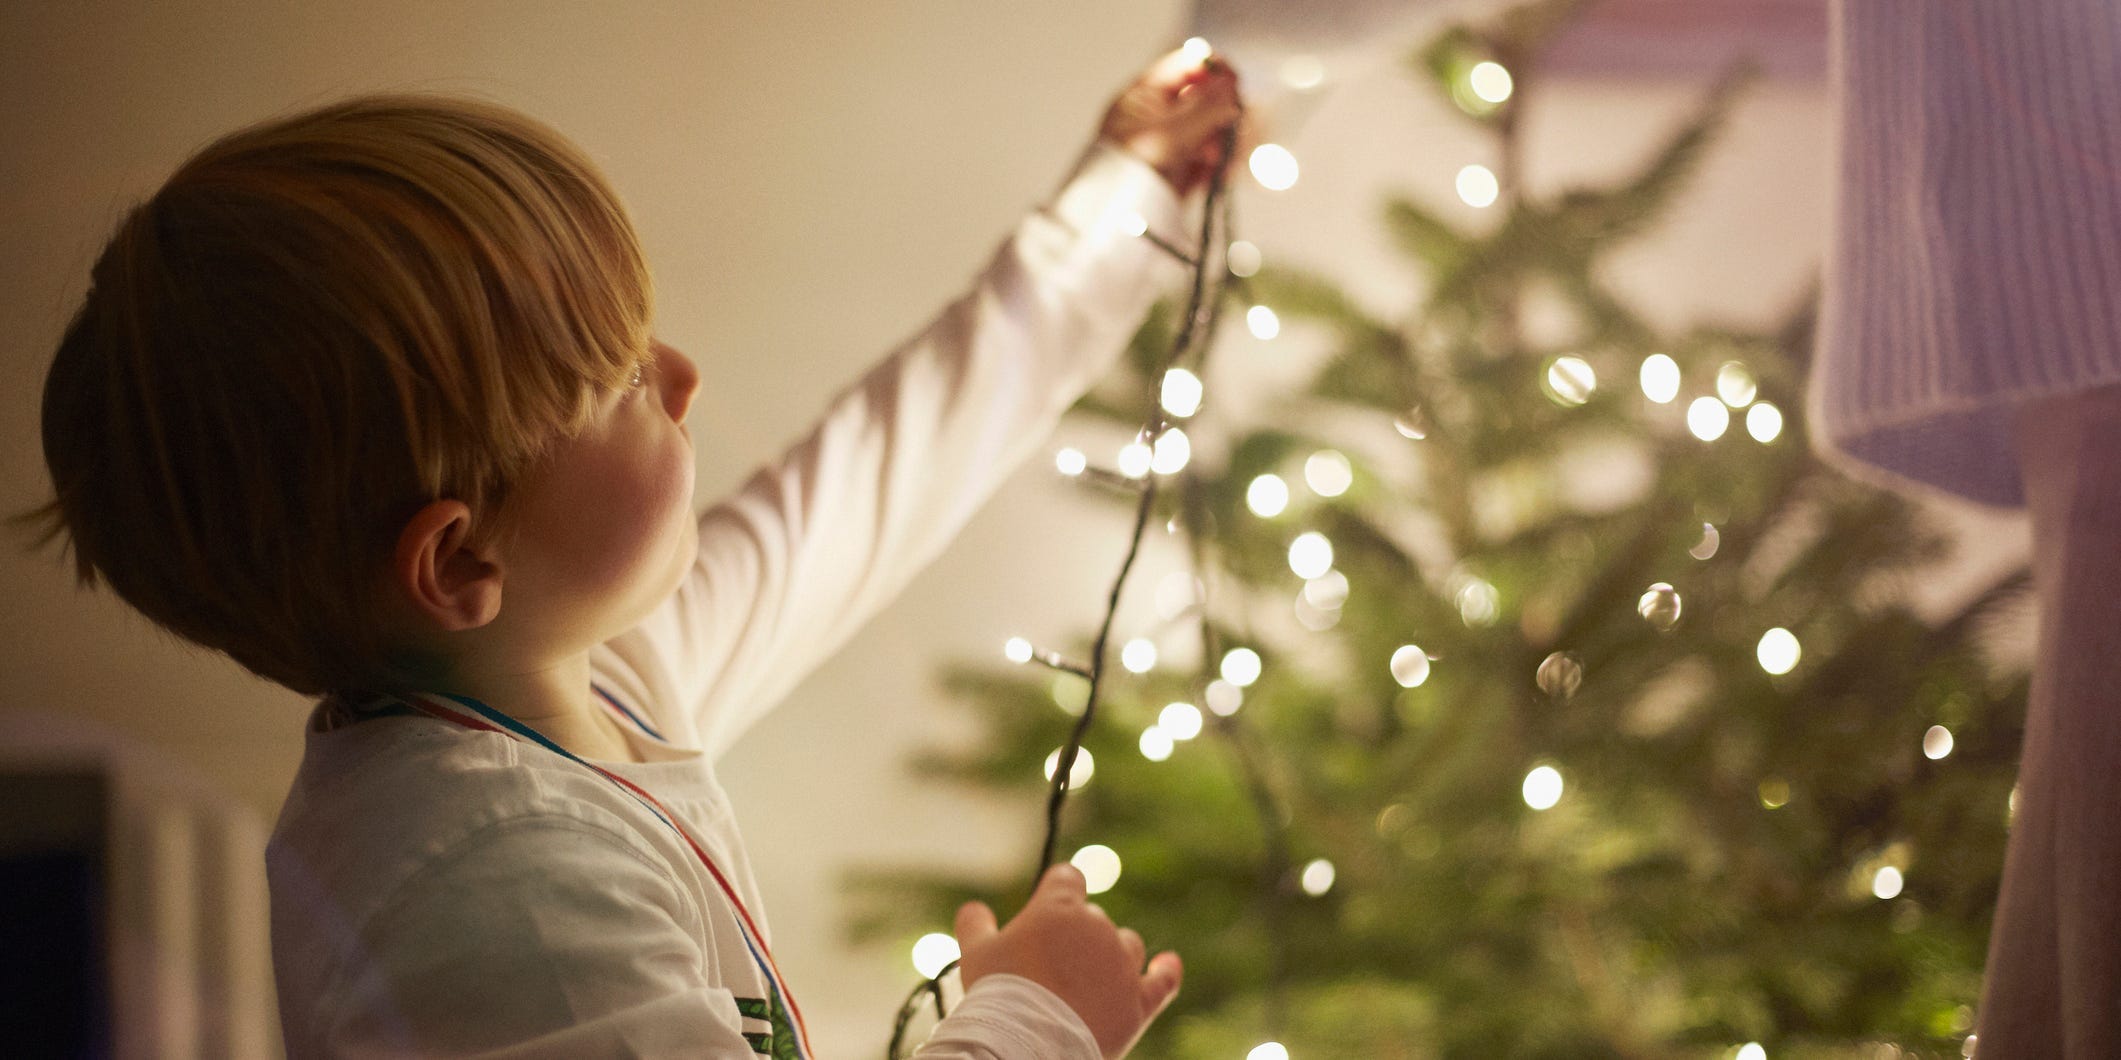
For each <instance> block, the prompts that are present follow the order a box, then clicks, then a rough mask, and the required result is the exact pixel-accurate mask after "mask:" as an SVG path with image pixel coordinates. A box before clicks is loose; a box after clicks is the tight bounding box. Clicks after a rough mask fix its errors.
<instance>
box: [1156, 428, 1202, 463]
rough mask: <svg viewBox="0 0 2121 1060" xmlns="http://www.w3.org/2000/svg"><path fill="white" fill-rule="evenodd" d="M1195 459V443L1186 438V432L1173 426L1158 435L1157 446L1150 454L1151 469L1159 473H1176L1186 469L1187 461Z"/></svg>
mask: <svg viewBox="0 0 2121 1060" xmlns="http://www.w3.org/2000/svg"><path fill="white" fill-rule="evenodd" d="M1191 459H1193V443H1192V442H1190V441H1188V440H1187V439H1186V432H1184V431H1182V430H1179V429H1178V428H1176V427H1173V428H1171V429H1169V430H1167V431H1165V432H1164V433H1162V434H1159V435H1157V436H1156V448H1155V449H1154V450H1152V451H1151V453H1150V455H1149V470H1151V471H1154V472H1156V473H1157V474H1159V475H1176V474H1178V473H1179V472H1180V471H1183V470H1185V467H1186V462H1187V461H1189V460H1191Z"/></svg>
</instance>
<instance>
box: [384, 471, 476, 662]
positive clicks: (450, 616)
mask: <svg viewBox="0 0 2121 1060" xmlns="http://www.w3.org/2000/svg"><path fill="white" fill-rule="evenodd" d="M470 534H471V509H470V508H469V507H467V506H466V505H465V504H464V502H463V501H458V500H451V499H448V498H444V499H442V500H438V501H432V502H430V503H429V504H428V505H427V506H426V507H424V508H421V509H420V510H419V511H418V512H417V513H415V514H414V515H413V517H412V519H411V520H409V521H408V522H406V524H405V529H404V531H403V532H401V533H400V534H399V535H398V547H397V551H396V553H395V555H394V556H393V557H392V560H391V567H390V570H391V581H392V583H393V584H395V585H396V586H397V588H398V590H399V592H401V593H402V594H403V595H404V597H405V600H406V602H407V603H409V604H411V605H412V608H413V610H414V611H415V612H416V613H417V614H419V615H422V616H424V617H426V618H427V619H429V620H430V621H432V622H434V623H435V625H436V626H438V627H439V628H441V629H442V630H444V631H447V632H456V631H458V630H465V629H476V628H478V627H480V626H483V625H485V624H487V623H488V622H491V621H493V619H494V616H495V615H498V614H500V613H501V566H500V564H499V563H498V562H497V561H496V560H494V559H489V558H487V557H485V556H482V555H479V554H478V553H475V552H473V551H472V550H471V549H470V548H469V547H467V542H468V540H469V537H470Z"/></svg>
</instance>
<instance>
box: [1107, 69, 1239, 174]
mask: <svg viewBox="0 0 2121 1060" xmlns="http://www.w3.org/2000/svg"><path fill="white" fill-rule="evenodd" d="M1243 116H1244V103H1243V101H1242V100H1240V99H1239V98H1238V94H1237V71H1235V70H1233V69H1231V68H1230V64H1229V63H1226V62H1223V61H1222V60H1221V59H1219V58H1217V57H1216V56H1214V55H1210V56H1208V58H1207V60H1206V61H1205V62H1200V63H1195V62H1194V61H1192V60H1191V59H1189V58H1187V57H1186V54H1185V51H1184V49H1180V50H1177V51H1173V52H1170V53H1169V54H1167V55H1164V56H1163V57H1162V58H1159V59H1157V60H1156V61H1155V62H1153V63H1151V64H1149V68H1148V69H1147V70H1145V71H1143V72H1142V75H1141V76H1140V77H1139V78H1137V79H1135V82H1134V83H1133V84H1132V85H1129V86H1127V88H1126V90H1125V91H1123V92H1121V93H1120V94H1119V96H1118V97H1117V98H1115V99H1114V100H1113V101H1112V106H1111V108H1110V109H1108V110H1106V111H1105V120H1104V124H1103V125H1102V126H1100V127H1099V129H1098V135H1099V136H1100V137H1101V138H1103V139H1105V140H1107V141H1110V142H1111V143H1113V144H1114V145H1116V146H1118V147H1120V148H1121V149H1122V150H1125V151H1127V152H1128V153H1130V154H1133V155H1135V156H1136V157H1138V158H1140V159H1142V160H1143V161H1145V162H1147V163H1149V164H1150V165H1151V166H1154V167H1156V171H1157V172H1158V173H1161V174H1163V177H1164V180H1165V181H1166V182H1167V183H1169V184H1170V185H1171V187H1172V188H1173V189H1174V190H1175V191H1177V192H1178V195H1179V197H1180V198H1185V197H1186V196H1187V195H1190V194H1192V192H1193V190H1194V189H1196V188H1198V187H1200V186H1201V185H1202V184H1204V183H1206V182H1207V180H1208V178H1209V177H1210V176H1212V175H1213V174H1214V173H1215V167H1216V166H1217V165H1218V164H1220V163H1221V161H1222V151H1223V130H1224V129H1226V128H1229V126H1230V124H1231V123H1232V122H1238V123H1239V125H1238V129H1239V137H1238V138H1239V141H1240V144H1239V149H1238V150H1239V154H1240V156H1242V154H1243V153H1244V150H1245V146H1246V145H1245V143H1244V140H1245V132H1246V130H1245V126H1244V124H1243V123H1242V121H1241V119H1242V118H1243Z"/></svg>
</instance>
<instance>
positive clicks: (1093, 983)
mask: <svg viewBox="0 0 2121 1060" xmlns="http://www.w3.org/2000/svg"><path fill="white" fill-rule="evenodd" d="M1087 898H1088V892H1087V891H1086V890H1085V889H1084V884H1083V874H1082V871H1081V870H1079V869H1077V868H1076V867H1075V866H1073V865H1068V864H1060V865H1055V866H1053V867H1052V868H1050V869H1048V870H1046V875H1045V876H1044V877H1043V878H1042V879H1040V880H1039V882H1038V889H1037V890H1036V891H1034V892H1033V893H1032V895H1031V901H1030V902H1028V903H1026V904H1025V906H1024V911H1023V912H1021V913H1018V914H1017V915H1016V919H1014V920H1011V921H1009V926H1008V927H1006V928H1003V929H1001V930H1000V931H996V930H995V927H994V911H993V910H992V909H989V908H987V905H986V903H984V902H967V903H965V904H964V906H963V907H962V908H960V909H958V911H957V944H958V949H959V950H960V951H961V952H962V953H963V959H962V960H961V961H960V962H959V968H960V970H961V971H962V972H963V974H964V978H965V988H966V989H967V990H970V989H971V988H972V984H973V983H974V982H976V981H977V980H979V979H980V977H982V976H987V975H993V974H995V973H997V972H1002V973H1007V974H1010V975H1021V976H1023V977H1024V978H1026V979H1029V980H1031V981H1032V982H1034V983H1037V984H1038V985H1040V986H1043V987H1045V988H1046V989H1048V990H1051V991H1053V992H1054V993H1055V994H1056V995H1059V997H1060V999H1061V1000H1062V1001H1065V1002H1067V1003H1068V1007H1069V1008H1072V1009H1074V1010H1075V1014H1076V1015H1078V1016H1081V1017H1082V1018H1083V1022H1084V1023H1087V1024H1089V1025H1090V1033H1091V1034H1093V1035H1095V1036H1096V1037H1097V1047H1098V1050H1099V1051H1100V1052H1102V1053H1103V1054H1104V1055H1105V1057H1106V1060H1114V1058H1116V1057H1120V1056H1124V1055H1126V1052H1127V1050H1128V1049H1131V1048H1133V1047H1134V1043H1135V1042H1136V1041H1137V1040H1139V1039H1140V1038H1141V1036H1142V1031H1144V1030H1146V1029H1148V1026H1149V1021H1150V1020H1153V1019H1155V1018H1156V1016H1157V1014H1158V1013H1160V1012H1162V1011H1163V1010H1164V1006H1166V1005H1168V1004H1170V1003H1171V999H1172V998H1174V997H1176V996H1178V981H1179V977H1180V974H1181V973H1182V971H1183V969H1182V968H1181V967H1180V965H1179V961H1178V954H1176V953H1172V952H1170V951H1168V950H1166V951H1165V952H1163V953H1159V954H1157V955H1156V959H1155V960H1154V961H1150V962H1149V970H1148V973H1147V974H1143V972H1142V960H1143V957H1144V956H1145V955H1146V953H1147V949H1146V947H1144V946H1143V944H1142V937H1141V936H1140V935H1139V934H1136V933H1135V932H1134V931H1133V930H1132V929H1130V928H1122V927H1114V926H1112V919H1111V918H1110V917H1108V916H1106V915H1105V911H1104V910H1102V909H1099V908H1098V907H1097V906H1095V905H1092V904H1090V903H1089V902H1088V901H1087V900H1086V899H1087Z"/></svg>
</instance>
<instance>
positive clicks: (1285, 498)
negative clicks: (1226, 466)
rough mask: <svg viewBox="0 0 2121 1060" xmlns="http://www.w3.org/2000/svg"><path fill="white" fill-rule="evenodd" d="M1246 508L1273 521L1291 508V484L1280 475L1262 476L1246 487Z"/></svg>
mask: <svg viewBox="0 0 2121 1060" xmlns="http://www.w3.org/2000/svg"><path fill="white" fill-rule="evenodd" d="M1245 507H1247V508H1250V509H1252V514H1253V515H1257V516H1259V517H1260V518H1262V519H1272V518H1274V517H1275V516H1277V515H1280V514H1281V513H1282V512H1283V511H1285V510H1287V509H1288V507H1289V484H1288V483H1286V482H1283V481H1282V480H1281V476H1280V475H1261V476H1259V477H1258V478H1255V479H1253V480H1252V484H1251V485H1250V486H1247V487H1245Z"/></svg>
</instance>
